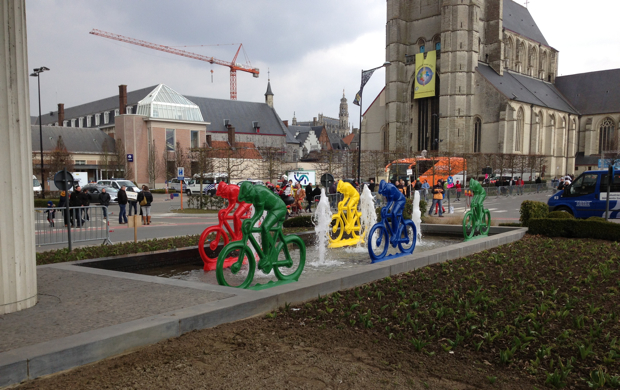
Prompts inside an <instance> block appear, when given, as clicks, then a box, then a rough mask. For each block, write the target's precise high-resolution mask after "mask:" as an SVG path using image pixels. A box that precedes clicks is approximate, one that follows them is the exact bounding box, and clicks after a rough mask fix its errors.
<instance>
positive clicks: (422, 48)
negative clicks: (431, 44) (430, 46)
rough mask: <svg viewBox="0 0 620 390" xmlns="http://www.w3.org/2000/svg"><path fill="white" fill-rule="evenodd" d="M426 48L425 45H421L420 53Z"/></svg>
mask: <svg viewBox="0 0 620 390" xmlns="http://www.w3.org/2000/svg"><path fill="white" fill-rule="evenodd" d="M424 50H425V48H424V45H422V46H420V53H424Z"/></svg>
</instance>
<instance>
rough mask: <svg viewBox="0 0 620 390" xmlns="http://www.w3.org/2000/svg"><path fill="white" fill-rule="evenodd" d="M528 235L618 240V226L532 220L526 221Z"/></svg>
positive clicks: (563, 220)
mask: <svg viewBox="0 0 620 390" xmlns="http://www.w3.org/2000/svg"><path fill="white" fill-rule="evenodd" d="M528 224H529V225H528V226H529V230H528V233H529V234H540V235H543V236H547V237H567V238H595V239H600V240H609V241H618V240H620V224H617V223H613V222H600V221H596V220H589V219H588V220H581V219H549V218H533V219H530V220H529V221H528Z"/></svg>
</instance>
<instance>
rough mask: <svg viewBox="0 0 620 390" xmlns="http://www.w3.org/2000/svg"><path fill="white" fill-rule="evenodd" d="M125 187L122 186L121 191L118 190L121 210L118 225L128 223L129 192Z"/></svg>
mask: <svg viewBox="0 0 620 390" xmlns="http://www.w3.org/2000/svg"><path fill="white" fill-rule="evenodd" d="M125 188H126V187H125V186H122V187H121V189H120V190H118V195H117V198H118V207H119V208H120V212H119V213H118V223H119V224H121V225H122V224H125V223H127V192H126V191H125Z"/></svg>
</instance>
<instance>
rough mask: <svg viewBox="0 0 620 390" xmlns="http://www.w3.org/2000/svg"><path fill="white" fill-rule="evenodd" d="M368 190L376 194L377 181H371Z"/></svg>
mask: <svg viewBox="0 0 620 390" xmlns="http://www.w3.org/2000/svg"><path fill="white" fill-rule="evenodd" d="M368 189H369V190H370V192H375V179H370V184H368Z"/></svg>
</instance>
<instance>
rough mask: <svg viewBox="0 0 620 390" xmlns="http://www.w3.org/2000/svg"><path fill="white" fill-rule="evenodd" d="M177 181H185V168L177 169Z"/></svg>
mask: <svg viewBox="0 0 620 390" xmlns="http://www.w3.org/2000/svg"><path fill="white" fill-rule="evenodd" d="M177 179H178V180H183V179H185V168H183V167H178V168H177Z"/></svg>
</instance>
